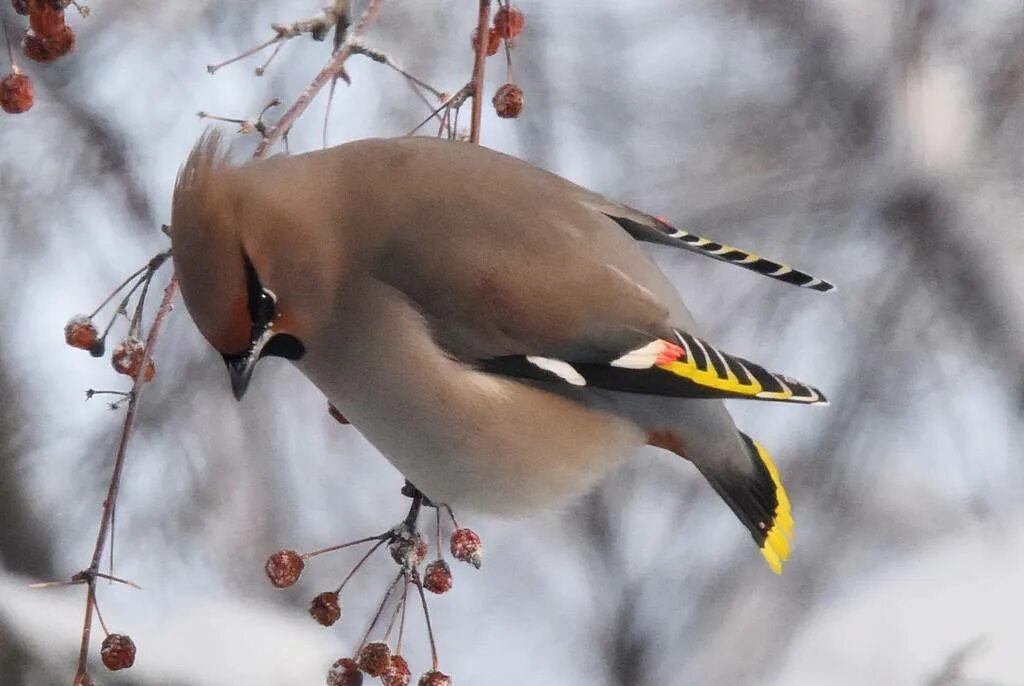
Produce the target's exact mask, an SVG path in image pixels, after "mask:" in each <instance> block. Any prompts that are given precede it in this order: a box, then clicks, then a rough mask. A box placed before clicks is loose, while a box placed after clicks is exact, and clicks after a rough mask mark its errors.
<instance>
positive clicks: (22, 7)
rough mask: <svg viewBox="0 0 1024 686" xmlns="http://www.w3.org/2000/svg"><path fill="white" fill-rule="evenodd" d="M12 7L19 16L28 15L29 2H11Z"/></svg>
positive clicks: (20, 0) (16, 0)
mask: <svg viewBox="0 0 1024 686" xmlns="http://www.w3.org/2000/svg"><path fill="white" fill-rule="evenodd" d="M11 6H12V7H14V11H15V12H17V13H18V14H21V15H27V14H28V0H11Z"/></svg>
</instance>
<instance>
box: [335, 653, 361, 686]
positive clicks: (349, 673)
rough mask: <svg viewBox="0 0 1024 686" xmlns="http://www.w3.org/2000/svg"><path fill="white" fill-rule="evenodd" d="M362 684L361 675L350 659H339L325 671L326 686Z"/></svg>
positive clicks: (358, 685)
mask: <svg viewBox="0 0 1024 686" xmlns="http://www.w3.org/2000/svg"><path fill="white" fill-rule="evenodd" d="M362 683H363V673H362V672H360V671H359V666H358V665H356V661H355V660H353V659H351V658H348V657H343V658H341V659H340V660H338V661H337V662H335V663H334V664H333V665H331V668H330V669H329V670H328V671H327V686H361V684H362Z"/></svg>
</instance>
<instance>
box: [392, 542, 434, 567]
mask: <svg viewBox="0 0 1024 686" xmlns="http://www.w3.org/2000/svg"><path fill="white" fill-rule="evenodd" d="M388 551H389V552H390V553H391V557H392V559H394V561H395V562H397V563H398V564H400V565H402V566H404V567H405V568H406V569H413V568H414V567H419V565H420V563H421V562H423V558H425V557H426V556H427V539H426V538H425V537H424V536H423V535H422V534H418V533H417V534H413V535H412V538H405V537H403V536H399V537H398V538H396V539H395V540H394V541H392V542H391V544H390V545H389V546H388Z"/></svg>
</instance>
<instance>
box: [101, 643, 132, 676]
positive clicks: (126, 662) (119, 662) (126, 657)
mask: <svg viewBox="0 0 1024 686" xmlns="http://www.w3.org/2000/svg"><path fill="white" fill-rule="evenodd" d="M100 659H101V660H103V665H104V666H105V667H106V668H107V669H109V670H110V671H112V672H116V671H117V670H119V669H128V668H129V667H131V666H132V665H133V664H135V642H134V641H132V639H131V638H129V637H128V636H127V635H125V634H109V635H107V637H106V638H105V639H103V644H102V645H101V646H100Z"/></svg>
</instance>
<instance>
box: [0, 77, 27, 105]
mask: <svg viewBox="0 0 1024 686" xmlns="http://www.w3.org/2000/svg"><path fill="white" fill-rule="evenodd" d="M35 99H36V88H35V86H34V85H32V79H31V78H29V76H28V74H21V73H18V72H11V73H10V74H8V75H7V76H5V77H4V80H3V81H0V108H2V109H3V111H4V112H7V113H9V114H21V113H22V112H27V111H28V110H30V109H32V104H33V103H34V102H35Z"/></svg>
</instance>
